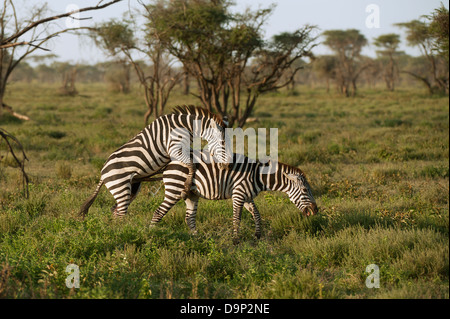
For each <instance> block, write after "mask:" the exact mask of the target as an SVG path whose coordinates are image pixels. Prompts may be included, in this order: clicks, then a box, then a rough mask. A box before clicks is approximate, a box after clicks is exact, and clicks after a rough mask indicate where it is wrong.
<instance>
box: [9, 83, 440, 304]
mask: <svg viewBox="0 0 450 319" xmlns="http://www.w3.org/2000/svg"><path fill="white" fill-rule="evenodd" d="M79 91H80V92H81V94H82V95H81V96H75V97H64V96H60V95H58V93H57V90H56V88H55V87H51V86H39V85H36V84H33V85H25V84H21V83H16V84H14V85H12V86H10V88H9V91H8V93H7V96H6V99H5V100H7V101H8V104H10V105H13V106H14V107H15V109H16V111H17V112H19V113H25V114H27V115H28V116H29V117H30V118H31V119H32V120H31V121H28V122H23V121H20V120H17V119H14V118H11V117H10V116H9V115H5V116H4V117H3V118H1V119H0V126H1V127H2V128H4V129H6V130H7V131H8V132H10V133H12V134H14V135H15V136H16V137H17V138H18V139H19V140H20V141H21V143H22V144H23V146H24V148H25V150H26V153H27V156H28V157H29V161H28V162H27V166H26V170H27V172H28V173H29V175H30V179H31V185H30V198H29V199H28V200H27V199H24V198H23V196H22V188H21V187H22V184H21V178H20V174H19V171H18V170H17V168H14V167H11V165H12V164H11V163H12V161H11V160H10V159H8V158H3V159H2V161H1V162H0V297H2V298H449V244H448V242H449V195H448V191H449V162H448V160H449V134H448V129H449V110H448V102H449V101H448V97H429V96H427V95H425V94H424V92H418V91H413V90H409V89H402V90H398V91H397V92H384V91H373V90H372V91H370V90H366V91H364V90H362V91H361V92H360V94H359V96H357V97H356V98H351V99H348V98H344V97H340V96H337V95H334V94H327V93H325V91H324V90H322V89H317V90H311V89H307V88H302V90H300V93H299V94H298V95H296V96H293V95H287V94H283V93H273V94H268V95H265V96H262V97H261V98H260V100H259V101H258V106H257V108H256V110H255V112H254V114H253V115H252V116H254V117H257V118H258V122H252V123H251V124H249V126H248V127H254V128H257V127H267V128H270V127H278V129H279V150H280V151H279V159H280V160H281V161H283V162H286V163H289V164H291V165H298V166H299V167H301V168H302V170H303V171H304V172H305V173H306V175H307V176H308V178H309V180H310V184H311V187H312V189H313V193H314V194H315V197H316V200H317V203H318V206H319V208H320V214H319V215H316V216H313V217H310V218H306V217H303V216H301V215H300V214H299V212H298V210H297V209H296V208H295V207H294V205H293V204H291V203H290V201H289V199H288V198H287V196H285V195H284V194H279V193H273V192H266V193H264V194H261V195H260V196H259V197H258V198H257V199H256V204H257V206H258V207H259V210H260V212H261V215H262V222H263V234H262V238H261V240H255V239H254V238H253V232H254V224H253V221H252V219H251V216H250V214H249V213H246V212H244V214H243V218H242V223H241V242H240V244H238V245H233V242H232V239H231V224H232V219H231V218H232V204H231V202H230V201H206V200H202V201H200V204H199V209H198V214H197V216H198V217H197V225H198V230H199V234H198V235H197V236H192V235H190V234H189V232H188V229H187V226H186V225H185V223H184V212H185V204H184V203H182V202H180V203H178V204H177V205H176V206H175V207H174V208H173V209H172V210H171V211H170V212H169V214H167V216H165V217H164V219H163V220H162V222H161V223H160V224H159V225H158V226H157V227H155V228H150V227H149V225H150V220H151V217H152V213H153V211H154V210H155V209H156V208H157V207H158V205H159V204H160V203H161V202H162V199H163V188H161V189H158V188H159V186H160V185H159V184H158V183H149V184H146V185H144V186H143V189H142V191H141V193H140V194H139V196H138V197H137V199H136V200H135V202H133V204H132V205H131V207H130V210H129V215H128V216H127V217H126V218H125V219H123V220H121V221H117V220H114V219H113V218H112V216H111V213H110V207H111V206H112V205H113V204H114V200H113V198H112V196H111V195H110V194H109V193H108V192H107V191H106V189H105V188H103V190H102V191H101V192H100V194H99V196H98V197H97V199H96V201H95V203H94V204H93V206H92V207H91V210H90V212H89V215H88V217H87V218H86V219H85V220H80V219H78V218H77V216H76V213H77V211H78V209H79V207H80V205H81V203H82V202H83V201H84V199H85V198H86V197H87V196H89V195H90V194H91V193H92V191H93V190H94V188H95V186H96V184H97V182H98V178H99V172H100V169H101V167H102V165H103V162H104V161H105V160H106V158H107V157H108V155H109V154H110V153H111V152H112V151H113V150H114V149H115V148H117V147H118V146H120V145H122V144H123V143H124V142H126V141H127V140H128V139H129V138H131V137H132V136H133V135H135V134H136V133H137V132H139V131H140V130H141V128H142V126H143V114H144V112H145V104H144V103H143V100H142V98H141V96H140V92H139V91H138V90H137V89H136V90H135V91H133V92H132V93H130V94H129V95H120V94H115V93H110V92H108V91H107V89H106V87H105V86H103V85H100V84H99V85H89V86H87V85H80V86H79ZM24 92H25V94H24ZM193 103H195V104H197V101H196V100H195V99H194V98H193V97H191V96H188V97H186V96H183V95H180V94H178V93H176V94H175V95H174V96H173V97H172V98H171V100H170V101H169V104H170V105H176V104H193ZM2 147H3V146H2ZM0 152H2V154H3V153H4V149H3V148H0ZM72 263H73V264H76V265H78V266H79V267H80V288H79V289H68V288H67V287H66V286H65V279H66V277H67V276H68V273H66V272H65V269H66V266H67V265H69V264H72ZM369 264H377V265H378V266H379V269H380V288H378V289H376V288H374V289H369V288H367V287H366V286H365V280H366V277H367V276H368V275H369V274H368V273H366V272H365V269H366V266H367V265H369Z"/></svg>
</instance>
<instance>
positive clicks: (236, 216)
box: [232, 196, 245, 245]
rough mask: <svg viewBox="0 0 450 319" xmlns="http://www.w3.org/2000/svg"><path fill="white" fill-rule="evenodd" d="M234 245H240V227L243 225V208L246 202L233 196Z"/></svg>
mask: <svg viewBox="0 0 450 319" xmlns="http://www.w3.org/2000/svg"><path fill="white" fill-rule="evenodd" d="M232 199H233V243H234V244H235V245H236V244H238V243H239V227H240V224H241V214H242V207H243V206H244V203H245V200H244V198H242V197H241V196H233V197H232Z"/></svg>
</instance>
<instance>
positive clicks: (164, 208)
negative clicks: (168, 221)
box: [151, 195, 180, 226]
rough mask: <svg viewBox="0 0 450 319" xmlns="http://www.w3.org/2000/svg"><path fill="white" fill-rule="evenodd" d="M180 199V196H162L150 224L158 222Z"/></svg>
mask: <svg viewBox="0 0 450 319" xmlns="http://www.w3.org/2000/svg"><path fill="white" fill-rule="evenodd" d="M179 200H180V197H178V196H177V197H169V196H167V195H165V196H164V201H163V202H162V203H161V205H159V207H158V209H157V210H156V211H155V212H154V213H153V218H152V222H151V226H154V225H155V224H157V223H159V222H160V221H161V219H162V218H163V217H164V216H165V215H166V214H167V212H168V211H169V210H170V209H171V208H172V207H173V206H174V205H175V204H176V203H178V201H179Z"/></svg>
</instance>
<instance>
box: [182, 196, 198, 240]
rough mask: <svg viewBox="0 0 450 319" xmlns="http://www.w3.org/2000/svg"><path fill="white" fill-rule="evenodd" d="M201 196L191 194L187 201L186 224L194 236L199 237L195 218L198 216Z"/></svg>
mask: <svg viewBox="0 0 450 319" xmlns="http://www.w3.org/2000/svg"><path fill="white" fill-rule="evenodd" d="M198 200H199V196H197V195H195V194H193V193H192V192H190V193H189V194H188V197H187V198H186V199H185V202H186V218H185V220H186V224H187V225H188V227H189V230H190V231H191V233H192V234H193V235H197V229H196V225H195V224H196V223H195V216H196V215H197V206H198Z"/></svg>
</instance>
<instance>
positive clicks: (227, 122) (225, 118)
mask: <svg viewBox="0 0 450 319" xmlns="http://www.w3.org/2000/svg"><path fill="white" fill-rule="evenodd" d="M222 121H223V123H224V124H225V127H228V125H229V124H230V122H229V121H228V116H226V115H225V116H224V117H223V118H222Z"/></svg>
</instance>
